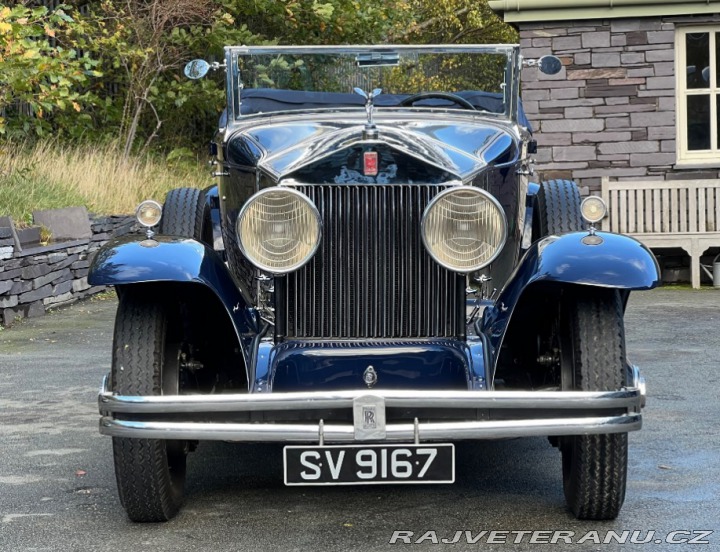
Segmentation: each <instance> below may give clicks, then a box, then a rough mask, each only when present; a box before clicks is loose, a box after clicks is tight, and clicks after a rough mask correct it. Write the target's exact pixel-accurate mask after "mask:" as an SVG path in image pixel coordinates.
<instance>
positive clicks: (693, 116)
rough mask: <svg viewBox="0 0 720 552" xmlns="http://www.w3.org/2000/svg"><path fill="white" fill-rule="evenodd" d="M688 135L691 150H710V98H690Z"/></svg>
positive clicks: (703, 96)
mask: <svg viewBox="0 0 720 552" xmlns="http://www.w3.org/2000/svg"><path fill="white" fill-rule="evenodd" d="M687 135H688V149H689V150H709V149H710V96H708V95H705V94H703V95H698V96H688V98H687Z"/></svg>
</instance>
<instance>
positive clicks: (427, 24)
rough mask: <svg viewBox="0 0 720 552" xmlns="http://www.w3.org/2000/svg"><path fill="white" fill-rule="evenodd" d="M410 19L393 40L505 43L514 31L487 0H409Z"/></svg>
mask: <svg viewBox="0 0 720 552" xmlns="http://www.w3.org/2000/svg"><path fill="white" fill-rule="evenodd" d="M409 4H410V7H409V9H410V11H411V12H412V13H413V22H412V24H410V25H409V26H408V27H407V28H405V29H399V30H396V32H395V33H394V36H393V39H394V40H396V41H399V42H416V43H423V44H504V43H512V42H516V41H517V40H518V35H517V31H516V30H515V29H513V28H512V27H511V26H510V25H508V24H506V23H505V22H504V21H503V20H502V19H501V18H500V17H498V15H497V14H496V13H495V12H494V11H493V10H492V9H490V6H489V5H488V3H487V0H409Z"/></svg>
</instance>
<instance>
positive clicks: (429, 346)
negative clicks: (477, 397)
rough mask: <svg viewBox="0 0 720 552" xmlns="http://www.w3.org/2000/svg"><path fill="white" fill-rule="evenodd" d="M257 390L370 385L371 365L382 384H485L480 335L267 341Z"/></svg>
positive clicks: (254, 387)
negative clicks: (465, 339)
mask: <svg viewBox="0 0 720 552" xmlns="http://www.w3.org/2000/svg"><path fill="white" fill-rule="evenodd" d="M257 359H258V363H257V364H256V367H255V374H256V379H255V383H254V384H253V385H252V387H251V389H252V391H253V392H270V391H278V392H279V391H310V390H340V389H367V386H366V385H365V383H364V382H363V379H362V376H363V373H364V372H365V370H366V369H367V368H368V366H372V367H373V368H374V369H375V371H376V372H377V374H378V382H377V385H376V386H375V388H378V389H482V388H483V385H484V381H485V372H484V368H485V357H484V348H483V346H482V341H481V340H480V339H479V338H473V339H471V340H469V342H468V343H465V342H463V341H458V340H451V339H444V340H423V341H415V342H375V343H374V342H372V341H370V342H367V343H358V342H337V341H336V342H327V341H286V342H283V343H280V344H278V345H275V346H274V345H273V344H272V342H269V341H263V342H261V343H260V346H259V349H258V353H257Z"/></svg>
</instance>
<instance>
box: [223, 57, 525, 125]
mask: <svg viewBox="0 0 720 552" xmlns="http://www.w3.org/2000/svg"><path fill="white" fill-rule="evenodd" d="M236 59H237V62H236V63H237V75H236V76H235V78H236V79H237V81H236V82H237V94H236V95H237V97H238V98H239V100H240V101H239V102H238V104H239V105H238V106H237V107H238V109H237V110H236V113H237V114H238V115H250V114H254V113H265V112H268V111H283V110H295V109H323V108H355V109H360V108H363V106H364V105H365V102H366V98H365V96H364V95H363V94H370V93H372V92H373V91H378V90H379V92H376V95H375V98H374V105H375V107H376V108H383V107H416V108H438V107H441V108H443V109H475V110H477V111H483V112H490V113H495V114H503V115H506V116H507V115H509V105H508V104H509V101H508V98H509V93H510V91H509V90H508V85H507V84H506V83H507V82H508V81H509V79H510V78H511V77H510V75H512V66H511V63H512V56H511V50H509V49H498V50H497V51H494V50H492V49H486V50H484V51H474V50H472V49H464V50H463V49H455V50H451V51H443V50H442V49H441V48H437V49H427V50H403V49H395V50H393V49H388V50H383V51H380V50H377V49H372V50H362V49H351V48H348V49H344V50H338V51H333V50H327V49H318V50H313V49H310V48H308V49H305V50H302V49H298V50H291V49H281V48H278V49H277V50H272V49H246V50H245V51H243V52H242V54H241V55H238V56H237V58H236ZM355 89H359V90H360V91H362V93H358V92H357V91H355ZM418 94H419V95H421V96H419V97H417V98H416V97H414V96H416V95H418ZM454 96H457V97H459V98H460V100H458V101H454ZM463 100H464V101H463ZM468 104H469V106H468Z"/></svg>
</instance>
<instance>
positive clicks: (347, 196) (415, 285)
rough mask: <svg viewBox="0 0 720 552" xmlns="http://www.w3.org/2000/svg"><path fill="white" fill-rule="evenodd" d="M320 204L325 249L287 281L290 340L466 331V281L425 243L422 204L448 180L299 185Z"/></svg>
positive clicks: (283, 282) (286, 316)
mask: <svg viewBox="0 0 720 552" xmlns="http://www.w3.org/2000/svg"><path fill="white" fill-rule="evenodd" d="M295 187H296V189H298V190H299V191H301V192H302V193H304V194H305V195H307V196H308V197H309V198H310V199H311V200H312V201H313V202H314V203H315V205H316V206H317V208H318V210H319V211H320V215H321V218H322V221H323V237H322V244H321V247H320V248H319V249H318V251H317V253H316V254H315V256H314V257H313V259H312V260H311V261H310V262H309V263H308V264H307V265H306V266H304V267H303V268H301V269H300V270H298V271H296V272H294V273H292V274H289V275H288V276H287V277H285V278H282V279H280V281H278V282H277V285H279V286H285V289H284V294H283V296H284V297H285V298H286V301H285V304H284V307H285V312H283V313H280V312H278V316H281V317H283V324H281V326H280V327H282V328H284V330H285V336H286V337H290V338H336V339H358V338H359V339H364V338H377V339H382V338H393V339H407V338H410V339H412V338H418V337H462V336H463V335H464V318H463V312H464V309H461V308H460V307H461V303H462V301H463V293H464V287H465V279H464V277H463V276H460V275H458V274H455V273H453V272H450V271H448V270H446V269H444V268H442V267H441V266H439V265H438V264H437V263H435V262H434V261H433V260H432V259H431V258H430V256H429V255H428V253H427V251H425V248H424V246H423V244H422V239H421V237H420V221H421V219H422V214H423V212H424V210H425V207H426V206H427V205H428V203H429V202H430V200H431V199H432V198H433V197H435V195H437V194H438V193H439V192H440V191H442V190H443V189H445V187H443V186H427V185H366V184H357V185H338V186H335V185H296V186H295Z"/></svg>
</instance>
